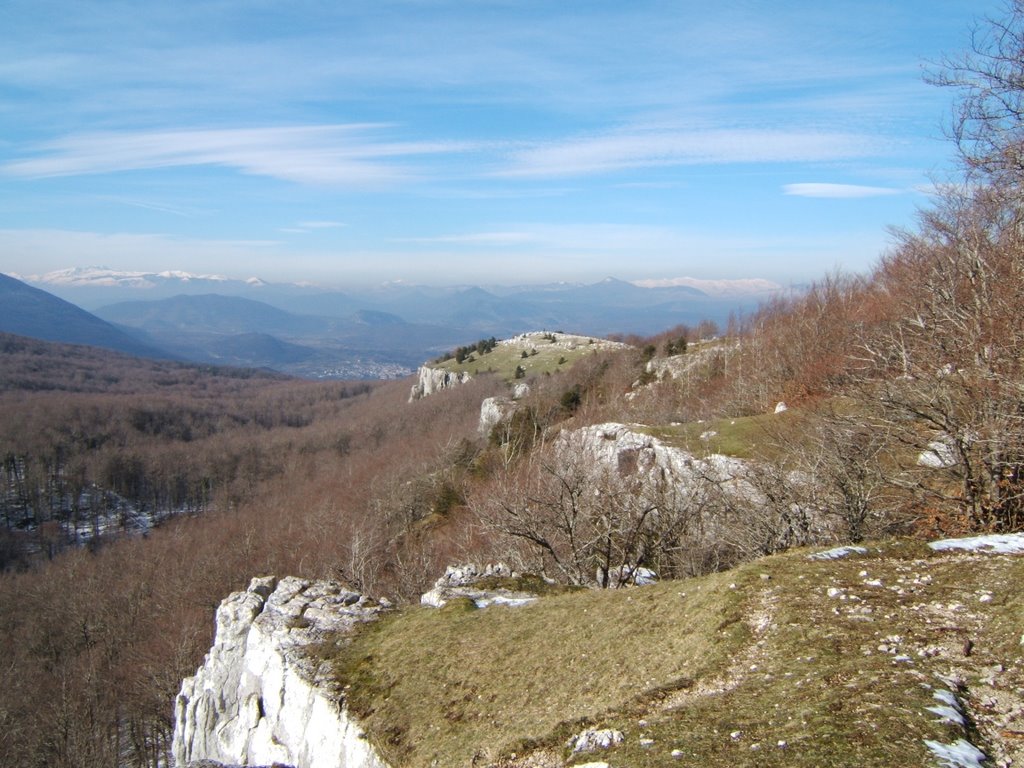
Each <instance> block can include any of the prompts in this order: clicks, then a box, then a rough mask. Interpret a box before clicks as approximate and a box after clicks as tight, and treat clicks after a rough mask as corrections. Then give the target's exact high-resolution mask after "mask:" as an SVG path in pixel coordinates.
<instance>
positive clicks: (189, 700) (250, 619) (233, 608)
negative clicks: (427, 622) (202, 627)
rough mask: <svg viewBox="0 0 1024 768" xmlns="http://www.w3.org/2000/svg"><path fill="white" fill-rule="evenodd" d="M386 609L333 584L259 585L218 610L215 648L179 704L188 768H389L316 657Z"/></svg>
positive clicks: (291, 581) (178, 755)
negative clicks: (325, 642) (199, 765)
mask: <svg viewBox="0 0 1024 768" xmlns="http://www.w3.org/2000/svg"><path fill="white" fill-rule="evenodd" d="M385 609H386V606H383V605H381V604H379V603H376V602H374V601H372V600H370V599H368V598H366V597H364V596H361V595H359V594H357V593H354V592H350V591H348V590H346V589H344V588H343V587H341V586H340V585H338V584H335V583H333V582H322V581H314V582H311V581H305V580H303V579H297V578H294V577H286V578H283V579H281V580H280V582H278V581H277V579H275V578H274V577H264V578H256V579H253V580H252V583H251V584H250V585H249V588H248V589H247V590H246V591H245V592H235V593H233V594H232V595H230V596H229V597H228V598H227V599H225V600H224V601H223V602H222V603H221V604H220V607H219V608H218V609H217V631H216V637H215V639H214V643H213V647H212V648H211V649H210V652H209V653H208V654H207V655H206V659H205V660H204V663H203V665H202V666H201V667H200V668H199V670H198V671H197V672H196V674H195V676H194V677H190V678H186V679H185V680H184V681H183V682H182V686H181V692H180V693H179V694H178V696H177V699H176V701H175V723H174V740H173V745H172V749H173V753H174V761H175V764H176V765H177V766H179V768H182V767H183V766H186V765H189V764H190V763H196V762H200V761H213V762H215V763H221V764H227V765H285V766H292V767H293V768H387V765H386V763H385V762H384V761H383V760H382V759H381V758H380V757H379V756H378V755H377V753H376V752H375V750H374V749H373V747H372V745H371V744H370V743H369V742H368V741H367V740H366V739H365V738H364V737H363V734H362V732H361V730H360V728H359V724H358V723H357V722H356V721H354V720H353V719H352V717H351V716H350V715H349V714H348V712H347V711H346V708H345V704H344V699H343V697H342V695H341V694H340V692H339V691H337V690H335V689H334V687H332V685H331V684H330V683H329V681H327V680H326V679H325V678H324V675H323V674H322V672H323V670H321V669H320V668H319V665H318V663H317V662H316V661H314V660H313V659H312V658H311V657H310V656H309V654H308V653H306V651H307V650H308V649H309V647H310V646H311V644H314V643H316V642H318V641H319V640H321V639H323V638H324V637H325V636H326V635H327V634H329V633H334V632H347V631H350V630H351V629H352V628H353V627H354V626H355V625H356V624H359V623H361V622H366V621H373V620H374V619H375V618H376V617H377V615H378V614H379V613H380V612H381V611H382V610H385Z"/></svg>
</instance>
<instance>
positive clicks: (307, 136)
mask: <svg viewBox="0 0 1024 768" xmlns="http://www.w3.org/2000/svg"><path fill="white" fill-rule="evenodd" d="M387 127H389V126H386V125H381V124H369V123H367V124H347V125H307V126H291V127H275V128H229V129H213V130H168V131H134V132H110V133H92V134H84V135H77V136H67V137H65V138H62V139H58V140H56V141H52V142H49V143H46V144H44V145H42V146H41V147H39V149H38V150H37V151H36V152H35V153H34V156H32V157H24V158H22V159H18V160H14V161H12V162H8V163H6V164H5V165H3V166H0V174H3V175H6V176H18V177H25V178H45V177H56V176H81V175H92V174H104V173H116V172H121V171H137V170H147V169H155V168H172V167H184V166H201V165H212V166H220V167H226V168H233V169H235V170H237V171H240V172H241V173H244V174H247V175H252V176H268V177H272V178H276V179H280V180H284V181H291V182H296V183H300V184H346V185H348V184H393V183H396V182H400V181H407V180H410V179H413V178H415V177H416V176H417V175H418V173H417V171H416V170H415V169H414V168H413V167H411V166H410V165H409V162H410V160H411V159H412V158H415V157H423V156H426V155H437V154H446V153H455V152H462V151H467V150H469V149H471V148H472V145H471V144H469V143H465V142H442V141H405V142H402V141H384V140H381V139H377V138H374V136H373V134H375V133H380V132H382V131H383V130H384V129H385V128H387Z"/></svg>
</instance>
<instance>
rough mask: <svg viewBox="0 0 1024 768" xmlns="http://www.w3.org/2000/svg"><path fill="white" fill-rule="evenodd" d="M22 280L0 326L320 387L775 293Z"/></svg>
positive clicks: (661, 287) (114, 277)
mask: <svg viewBox="0 0 1024 768" xmlns="http://www.w3.org/2000/svg"><path fill="white" fill-rule="evenodd" d="M26 280H28V281H30V282H33V283H34V284H35V285H36V286H38V287H40V288H45V290H46V291H47V292H49V293H46V292H44V291H41V290H37V289H36V288H32V287H31V286H29V285H26V284H25V283H19V282H18V281H17V280H14V279H13V278H9V277H5V278H4V283H3V285H9V284H11V283H17V284H18V285H20V286H23V289H19V290H20V291H21V292H20V293H19V295H22V296H33V297H35V299H34V302H36V303H38V306H36V308H35V309H34V310H32V311H30V309H29V305H33V301H28V300H27V299H24V298H23V299H22V302H23V305H21V306H22V309H21V310H17V311H16V310H14V305H13V304H11V303H10V302H5V304H4V308H3V317H4V318H7V319H4V320H3V322H2V323H0V330H3V331H8V332H11V333H20V334H22V335H27V336H35V337H36V338H44V339H50V340H56V341H66V342H71V343H84V344H93V345H95V346H103V347H108V348H116V349H120V350H122V351H129V347H131V346H133V345H134V348H135V349H138V350H145V351H139V352H137V354H149V355H150V356H152V355H154V354H162V355H165V356H173V357H177V358H183V359H187V360H193V361H197V362H203V363H219V364H230V365H244V366H255V367H269V368H274V369H276V370H280V371H283V372H286V373H292V374H294V375H300V376H306V377H332V378H380V377H389V376H401V375H404V374H406V373H408V372H410V371H411V370H412V369H414V368H415V367H416V366H417V365H418V364H419V363H421V362H422V361H424V360H426V359H428V358H430V357H434V356H436V355H437V354H438V353H440V352H442V351H446V350H448V349H451V348H453V347H455V346H457V345H459V344H465V343H468V342H471V341H475V340H476V339H479V338H482V337H488V336H497V337H507V336H512V335H515V334H517V333H521V332H524V331H530V330H563V331H566V332H575V333H583V334H587V335H591V336H606V335H608V334H611V333H635V334H639V335H647V334H653V333H658V332H661V331H663V330H665V329H667V328H671V327H673V326H676V325H679V324H684V323H685V324H689V325H695V324H697V323H699V322H701V321H702V320H713V321H715V322H717V323H719V324H724V323H725V322H726V320H727V318H728V317H729V315H730V314H731V313H743V312H750V311H752V310H753V309H755V308H756V307H757V305H758V304H759V303H760V302H761V301H762V300H764V299H765V298H767V297H769V296H770V295H771V293H772V292H773V291H776V290H781V289H780V288H779V286H776V285H774V284H773V283H769V282H767V281H763V280H738V281H699V280H693V279H691V278H679V279H676V280H669V281H661V282H657V283H655V282H652V283H650V284H649V285H647V286H641V285H637V284H634V283H629V282H626V281H623V280H617V279H615V278H607V279H605V280H602V281H600V282H597V283H593V284H575V283H556V284H547V285H534V286H501V287H491V288H484V287H480V286H446V287H433V286H421V285H410V284H405V283H387V284H384V285H380V286H375V287H371V288H364V289H358V290H356V289H353V290H351V291H335V290H325V289H323V288H319V287H316V286H310V285H300V284H287V283H268V282H266V281H263V280H260V279H258V278H250V279H248V280H235V279H230V278H226V277H222V276H218V275H193V274H189V273H185V272H174V271H167V272H118V271H115V270H109V269H103V268H84V269H69V270H61V271H59V272H51V273H49V274H46V275H41V276H34V277H31V278H26ZM701 285H706V287H707V288H708V291H707V292H705V291H703V290H701V288H700V286H701ZM730 286H734V289H735V290H734V291H733V292H730V290H731V289H730ZM9 290H12V291H13V288H10V289H9ZM25 291H28V292H31V291H35V293H26V292H25ZM39 294H42V295H43V296H49V299H50V300H52V301H53V302H60V304H61V305H63V306H64V308H63V309H62V310H60V311H57V310H56V309H55V307H56V306H57V305H56V304H52V303H50V304H46V303H45V300H44V299H43V298H41V297H40V296H39ZM51 294H53V295H51ZM12 295H13V294H12ZM57 297H60V298H57ZM60 299H64V300H65V301H63V302H61V301H60ZM26 302H27V303H26ZM68 302H72V303H73V304H75V305H78V306H76V307H71V305H70V304H68ZM8 304H11V306H10V307H8V306H7V305H8ZM68 307H71V309H73V310H75V311H76V312H77V313H79V314H75V313H74V312H71V309H68ZM78 307H85V308H87V309H90V310H92V311H93V312H94V315H89V314H88V313H86V312H84V311H83V310H81V309H79V308H78ZM15 317H20V318H21V319H20V320H18V321H17V322H20V325H18V324H17V323H16V322H15ZM30 318H34V320H32V321H31V322H30ZM86 318H91V319H86ZM16 328H21V329H22V330H16ZM101 328H102V329H105V330H104V333H100V329H101ZM73 329H77V330H73ZM87 331H88V332H87ZM44 333H45V334H48V335H43V334H44ZM75 334H77V336H75ZM69 335H70V336H75V338H71V337H70V336H69ZM86 339H92V341H88V340H86ZM101 342H102V343H101ZM115 343H117V344H120V345H121V346H116V347H115V346H112V345H113V344H115Z"/></svg>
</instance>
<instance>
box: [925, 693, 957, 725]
mask: <svg viewBox="0 0 1024 768" xmlns="http://www.w3.org/2000/svg"><path fill="white" fill-rule="evenodd" d="M935 698H936V699H938V700H939V701H940V702H941V703H940V704H937V705H935V706H934V707H925V710H927V711H928V712H932V713H933V714H936V715H938V716H939V718H940V719H941V720H942V721H943V722H946V723H951V724H953V725H959V726H961V727H963V726H965V725H967V721H966V720H965V719H964V713H963V710H962V709H960V702H959V701H958V700H957V698H956V694H955V693H953V692H952V691H941V690H940V691H936V692H935Z"/></svg>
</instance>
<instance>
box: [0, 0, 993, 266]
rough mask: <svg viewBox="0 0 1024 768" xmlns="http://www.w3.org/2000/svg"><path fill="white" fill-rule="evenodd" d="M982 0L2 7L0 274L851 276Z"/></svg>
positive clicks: (186, 2) (938, 136) (925, 167)
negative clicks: (926, 78) (932, 73)
mask: <svg viewBox="0 0 1024 768" xmlns="http://www.w3.org/2000/svg"><path fill="white" fill-rule="evenodd" d="M1000 9H1001V5H1000V4H999V2H998V0H991V1H990V0H973V1H969V0H929V1H928V2H923V1H919V0H888V1H887V2H875V1H873V0H856V1H847V0H839V1H838V2H831V1H829V2H822V1H821V0H816V1H807V2H805V1H803V0H798V1H792V2H786V1H785V0H777V1H776V2H746V1H739V2H730V1H729V0H723V1H722V2H718V3H706V2H691V1H690V0H676V1H675V2H656V1H652V0H635V1H633V0H631V1H630V2H622V1H621V0H619V1H618V2H564V3H555V2H547V1H545V2H532V1H531V0H507V1H506V0H459V1H452V2H445V1H444V0H404V1H391V0H367V1H365V2H364V1H363V0H324V1H322V2H320V1H316V0H310V1H306V0H296V1H295V2H289V3H283V2H272V1H271V0H265V1H260V0H250V1H246V2H242V1H241V0H203V1H202V2H192V1H191V0H179V1H178V2H174V3H152V2H127V1H120V2H119V1H118V0H103V1H102V2H97V1H96V0H74V1H73V2H70V1H66V2H54V1H51V0H28V1H25V0H4V2H2V3H0V50H2V51H3V55H2V56H0V272H14V273H18V274H22V275H29V274H40V273H43V272H46V271H49V270H55V269H60V268H66V267H74V266H87V265H104V266H108V267H111V268H114V269H124V270H139V271H146V270H164V269H178V270H186V271H191V272H196V273H217V274H224V275H228V276H231V277H240V278H245V277H249V276H253V275H258V276H260V277H262V278H264V279H269V280H288V281H298V280H308V281H314V282H319V283H324V284H329V285H334V286H344V285H348V284H357V283H367V282H378V281H384V280H408V281H413V282H425V283H469V282H475V283H532V282H544V281H549V280H596V279H600V278H602V277H604V276H606V275H614V276H616V277H619V278H622V279H628V280H657V279H667V278H674V277H681V276H684V275H686V276H694V277H699V278H750V277H760V278H768V279H770V280H774V281H777V282H780V283H782V284H788V283H794V282H804V281H806V280H809V279H813V278H815V277H818V276H820V275H822V274H824V273H825V272H826V271H829V270H832V269H835V268H843V269H847V270H851V271H861V270H866V269H868V268H870V266H871V265H872V264H873V263H874V261H875V260H876V258H877V257H878V255H879V254H880V253H881V252H882V250H883V249H884V248H885V247H886V245H887V243H888V242H889V235H888V234H887V227H888V226H890V225H892V226H906V225H910V224H912V222H913V216H914V211H915V210H916V209H918V208H920V207H921V206H924V205H926V204H927V202H928V197H927V188H928V185H929V184H930V183H931V182H932V181H933V180H935V179H936V178H942V177H943V175H944V174H946V173H948V172H949V170H950V169H951V167H952V151H951V147H950V145H949V143H948V142H946V141H945V140H944V139H943V138H942V125H943V123H944V121H946V119H947V118H948V115H949V112H950V108H951V99H952V94H951V93H948V92H945V91H942V90H940V89H936V88H934V87H932V86H929V85H927V84H925V83H924V82H923V80H922V69H923V67H925V66H926V65H927V64H928V62H929V61H936V60H938V59H939V58H940V57H941V56H942V55H943V54H944V53H948V54H955V53H957V52H958V51H960V50H962V49H964V48H965V47H966V44H967V42H968V40H969V33H970V29H971V26H972V24H973V23H974V22H975V21H976V20H977V19H978V18H979V17H980V16H983V15H986V14H988V15H995V16H998V15H999V13H1000Z"/></svg>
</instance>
